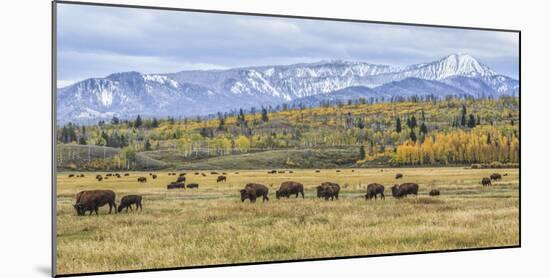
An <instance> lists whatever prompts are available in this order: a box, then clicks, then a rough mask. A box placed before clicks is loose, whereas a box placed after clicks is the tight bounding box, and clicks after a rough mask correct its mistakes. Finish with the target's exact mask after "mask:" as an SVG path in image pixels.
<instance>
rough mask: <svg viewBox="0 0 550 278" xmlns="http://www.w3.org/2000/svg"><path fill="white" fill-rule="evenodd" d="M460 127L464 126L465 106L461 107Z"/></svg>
mask: <svg viewBox="0 0 550 278" xmlns="http://www.w3.org/2000/svg"><path fill="white" fill-rule="evenodd" d="M460 125H461V126H463V127H465V126H466V106H465V105H462V116H461V117H460Z"/></svg>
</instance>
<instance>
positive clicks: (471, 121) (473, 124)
mask: <svg viewBox="0 0 550 278" xmlns="http://www.w3.org/2000/svg"><path fill="white" fill-rule="evenodd" d="M468 127H469V128H474V127H476V118H475V116H474V114H470V117H469V118H468Z"/></svg>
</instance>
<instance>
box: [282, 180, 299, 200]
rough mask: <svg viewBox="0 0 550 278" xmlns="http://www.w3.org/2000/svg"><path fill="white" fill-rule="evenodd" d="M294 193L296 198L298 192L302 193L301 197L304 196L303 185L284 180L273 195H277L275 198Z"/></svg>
mask: <svg viewBox="0 0 550 278" xmlns="http://www.w3.org/2000/svg"><path fill="white" fill-rule="evenodd" d="M294 194H295V195H296V198H298V194H302V198H305V197H304V185H303V184H301V183H299V182H294V181H285V182H283V183H281V186H280V187H279V190H277V191H275V197H277V199H279V198H281V197H287V198H290V195H294Z"/></svg>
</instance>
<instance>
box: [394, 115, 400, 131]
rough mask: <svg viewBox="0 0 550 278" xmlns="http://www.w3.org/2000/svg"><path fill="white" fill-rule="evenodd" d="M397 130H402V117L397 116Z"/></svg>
mask: <svg viewBox="0 0 550 278" xmlns="http://www.w3.org/2000/svg"><path fill="white" fill-rule="evenodd" d="M395 131H396V132H397V133H400V132H401V118H399V117H397V120H396V121H395Z"/></svg>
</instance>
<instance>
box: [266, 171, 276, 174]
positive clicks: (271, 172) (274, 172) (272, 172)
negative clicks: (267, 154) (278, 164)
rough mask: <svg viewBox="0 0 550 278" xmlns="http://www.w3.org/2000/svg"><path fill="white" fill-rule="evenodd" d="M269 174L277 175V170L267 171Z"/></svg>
mask: <svg viewBox="0 0 550 278" xmlns="http://www.w3.org/2000/svg"><path fill="white" fill-rule="evenodd" d="M267 173H268V174H277V170H271V171H267Z"/></svg>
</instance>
